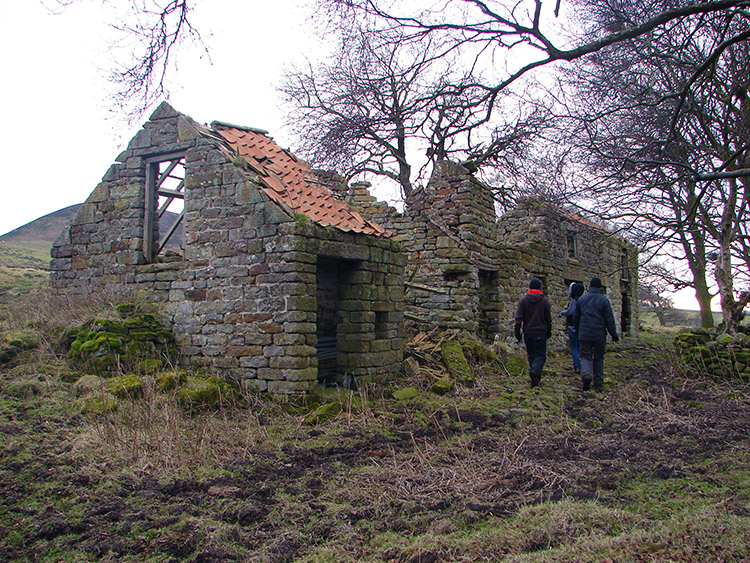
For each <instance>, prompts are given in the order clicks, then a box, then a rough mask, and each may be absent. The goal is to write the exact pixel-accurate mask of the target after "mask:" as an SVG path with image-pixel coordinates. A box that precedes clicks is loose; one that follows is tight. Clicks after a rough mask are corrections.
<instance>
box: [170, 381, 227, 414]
mask: <svg viewBox="0 0 750 563" xmlns="http://www.w3.org/2000/svg"><path fill="white" fill-rule="evenodd" d="M238 395H239V394H238V392H237V389H236V387H235V386H233V385H232V384H230V383H229V382H227V381H224V380H223V379H219V378H218V377H207V378H206V377H195V376H187V377H186V378H185V383H184V384H183V385H182V386H180V387H179V388H178V389H177V399H178V401H179V403H180V405H181V406H182V407H183V408H186V409H198V408H210V407H218V406H219V405H220V404H221V403H222V402H223V401H229V402H232V401H235V400H236V399H237V398H238Z"/></svg>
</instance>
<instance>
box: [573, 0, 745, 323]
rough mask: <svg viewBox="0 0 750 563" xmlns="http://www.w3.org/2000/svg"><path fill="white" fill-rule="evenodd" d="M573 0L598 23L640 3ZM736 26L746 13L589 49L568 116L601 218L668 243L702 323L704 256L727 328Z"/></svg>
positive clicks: (734, 312) (741, 36) (740, 52)
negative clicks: (687, 278) (684, 271)
mask: <svg viewBox="0 0 750 563" xmlns="http://www.w3.org/2000/svg"><path fill="white" fill-rule="evenodd" d="M581 5H582V6H583V11H584V13H585V12H586V10H588V11H589V15H591V14H593V16H594V17H593V18H592V20H593V21H595V22H596V23H598V24H600V25H601V26H602V27H607V25H609V26H610V27H612V26H615V27H616V26H619V25H627V22H628V21H629V20H630V18H629V15H628V14H629V13H631V12H636V11H637V12H638V13H641V12H640V10H641V9H643V7H641V6H638V5H636V4H634V3H632V2H629V3H624V2H623V3H620V4H618V3H617V2H607V3H604V2H599V1H598V0H591V1H585V2H581ZM608 22H609V23H608ZM622 22H626V23H625V24H623V23H622ZM748 30H750V14H748V13H746V12H742V11H738V10H725V11H723V12H717V13H713V14H708V15H704V16H703V17H701V18H699V19H696V20H685V21H682V22H676V23H675V24H674V25H673V26H672V28H671V29H670V32H669V34H658V35H655V36H652V35H647V36H644V37H642V38H640V39H637V40H634V41H631V42H628V43H627V44H626V43H623V44H620V45H616V46H612V47H611V48H609V49H606V50H602V51H600V52H599V53H597V54H596V55H594V56H592V57H589V58H588V59H587V60H586V61H585V62H584V63H583V65H582V66H581V67H580V68H579V71H578V72H577V74H576V75H575V83H576V85H577V88H578V91H579V92H583V93H584V95H583V99H585V100H588V101H589V102H592V103H589V104H587V105H584V104H580V103H579V104H578V105H577V108H578V113H577V114H576V115H575V116H574V117H575V120H576V122H577V124H578V126H579V128H578V133H579V135H580V136H579V147H580V148H581V149H582V150H580V151H579V152H578V154H579V155H582V156H583V158H584V162H585V163H586V166H587V170H588V171H589V172H590V174H591V177H592V178H593V179H594V182H593V184H594V188H593V189H592V195H593V196H594V198H595V199H596V200H597V201H598V202H599V203H601V204H603V205H602V206H601V207H607V208H608V209H609V210H610V211H609V216H610V217H613V218H619V219H626V218H627V219H628V220H629V221H630V225H631V228H632V229H633V230H636V231H637V230H638V229H640V230H641V232H642V233H645V234H648V235H649V236H650V239H648V240H645V241H644V242H645V244H646V246H650V247H651V249H652V251H653V252H654V253H656V252H658V251H664V250H665V249H666V250H667V251H669V250H671V249H678V253H677V254H674V255H673V256H674V257H675V258H678V259H683V260H685V261H686V262H687V264H688V266H689V268H690V271H691V274H692V283H691V284H690V285H691V286H692V287H694V288H695V289H696V297H697V298H698V301H699V303H700V305H701V317H702V322H703V324H704V326H711V325H712V323H713V320H712V315H711V311H710V301H711V294H710V292H709V289H708V283H707V279H706V275H707V273H708V265H709V260H708V258H709V257H713V258H714V264H715V266H714V277H715V281H716V283H717V285H718V287H719V293H720V295H721V304H722V310H723V313H724V321H725V322H724V325H725V327H726V328H727V330H732V329H733V328H736V326H737V323H738V321H737V318H738V317H739V316H740V314H741V309H742V308H743V307H744V305H745V304H746V301H745V303H743V298H742V297H740V299H739V300H737V299H735V295H734V289H733V280H734V278H735V276H736V274H737V268H736V267H733V265H732V258H733V255H734V256H737V254H738V252H739V249H741V248H742V247H741V245H739V244H737V241H738V238H739V235H740V234H741V233H742V232H743V229H744V223H745V217H746V213H747V205H748V201H747V196H748V195H750V194H749V193H748V190H747V182H748V180H749V179H750V178H749V177H750V142H748V139H749V138H750V136H749V135H750V120H749V119H748V109H749V108H748V103H747V101H746V98H747V89H748V80H749V79H748V76H750V57H748V44H747V38H748V37H750V35H749V33H750V32H749V31H748ZM613 210H614V211H613ZM740 240H741V239H740ZM733 253H734V254H733ZM746 264H747V263H746V262H745V263H744V265H745V267H746Z"/></svg>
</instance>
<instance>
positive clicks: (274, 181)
mask: <svg viewBox="0 0 750 563" xmlns="http://www.w3.org/2000/svg"><path fill="white" fill-rule="evenodd" d="M211 127H212V129H213V131H214V132H215V133H217V134H219V135H220V136H221V137H222V138H223V139H224V140H225V141H226V142H227V144H228V145H229V147H230V148H231V149H232V150H233V151H234V152H235V153H236V155H238V156H241V157H242V158H244V159H245V161H247V163H248V164H249V165H250V167H251V168H252V169H253V170H254V171H255V172H257V173H258V176H259V177H260V181H261V183H262V187H263V191H264V192H265V193H266V194H267V195H268V197H270V198H271V199H272V200H274V201H275V202H277V203H279V204H281V205H283V206H286V207H288V208H290V209H291V210H292V211H294V212H297V213H303V214H304V215H306V216H307V217H309V218H310V219H311V220H312V221H315V222H316V223H318V224H320V225H322V226H324V227H328V226H332V227H336V228H337V229H341V230H342V231H354V232H357V233H365V234H371V235H387V234H388V233H387V231H386V230H385V229H384V228H383V227H381V226H380V225H378V224H377V223H373V222H372V221H368V220H367V219H365V218H364V217H362V215H360V214H359V213H357V212H356V211H355V210H354V209H353V208H352V207H351V206H350V205H348V204H347V203H345V202H343V201H341V200H339V199H336V198H335V197H333V194H331V192H330V191H329V190H328V189H327V188H326V187H325V186H323V185H321V182H320V180H319V179H317V177H316V175H315V172H314V171H313V170H312V169H311V168H310V166H309V165H308V164H307V163H306V162H305V161H303V160H300V159H298V158H297V157H295V156H294V155H293V154H292V153H291V152H289V151H286V150H284V149H282V148H281V147H279V146H278V145H277V144H276V143H275V142H274V141H273V139H272V138H271V137H269V136H268V135H267V134H266V132H265V131H261V130H259V129H252V128H249V127H240V126H237V125H230V124H228V123H222V122H218V121H214V122H213V123H212V124H211Z"/></svg>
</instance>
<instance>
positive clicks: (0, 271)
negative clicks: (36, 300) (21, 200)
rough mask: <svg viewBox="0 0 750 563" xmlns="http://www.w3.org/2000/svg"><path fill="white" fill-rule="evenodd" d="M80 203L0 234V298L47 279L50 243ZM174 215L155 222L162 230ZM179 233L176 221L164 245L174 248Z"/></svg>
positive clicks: (178, 243)
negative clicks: (174, 228) (173, 229)
mask: <svg viewBox="0 0 750 563" xmlns="http://www.w3.org/2000/svg"><path fill="white" fill-rule="evenodd" d="M80 206H81V204H80V203H79V204H76V205H71V206H69V207H65V208H63V209H60V210H58V211H55V212H53V213H49V214H47V215H44V216H42V217H39V218H38V219H34V220H33V221H31V222H29V223H26V224H25V225H22V226H20V227H18V228H17V229H13V230H12V231H10V232H8V233H5V234H4V235H2V236H0V302H2V301H6V300H7V299H8V298H9V297H12V296H14V295H19V294H22V293H26V292H27V291H29V290H31V289H33V288H35V287H39V286H40V285H41V284H42V283H44V281H46V280H47V278H48V275H49V274H48V271H47V270H48V269H49V261H50V250H51V248H52V245H53V244H54V242H55V240H56V239H57V237H58V236H59V235H60V233H61V232H62V231H63V229H64V228H65V227H66V226H67V225H68V224H69V223H70V221H71V220H72V219H73V217H74V216H75V214H76V211H78V208H79V207H80ZM176 218H177V214H176V213H171V212H169V211H167V212H166V213H165V214H164V217H162V220H161V221H160V225H159V226H160V229H161V231H162V233H164V232H166V230H167V229H168V228H169V227H170V226H171V225H172V223H173V222H174V221H175V219H176ZM182 236H183V229H182V225H180V227H179V228H178V229H177V231H176V232H175V234H174V235H173V236H172V238H171V239H170V240H169V243H168V244H167V248H169V249H171V250H178V249H179V247H180V244H181V242H182Z"/></svg>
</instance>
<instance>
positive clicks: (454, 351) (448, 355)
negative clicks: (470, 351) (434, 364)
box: [440, 340, 474, 383]
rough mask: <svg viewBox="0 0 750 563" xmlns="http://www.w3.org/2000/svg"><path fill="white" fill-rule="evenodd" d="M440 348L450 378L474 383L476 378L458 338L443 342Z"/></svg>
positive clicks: (459, 381)
mask: <svg viewBox="0 0 750 563" xmlns="http://www.w3.org/2000/svg"><path fill="white" fill-rule="evenodd" d="M440 349H441V352H442V355H443V363H444V364H445V367H446V368H447V369H448V374H449V375H450V378H451V379H452V380H453V381H456V382H458V383H472V382H473V381H474V378H473V376H472V374H471V367H470V366H469V362H468V361H467V359H466V356H465V355H464V352H463V349H462V348H461V343H460V342H458V341H457V340H448V341H446V342H443V344H442V345H441V347H440Z"/></svg>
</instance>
